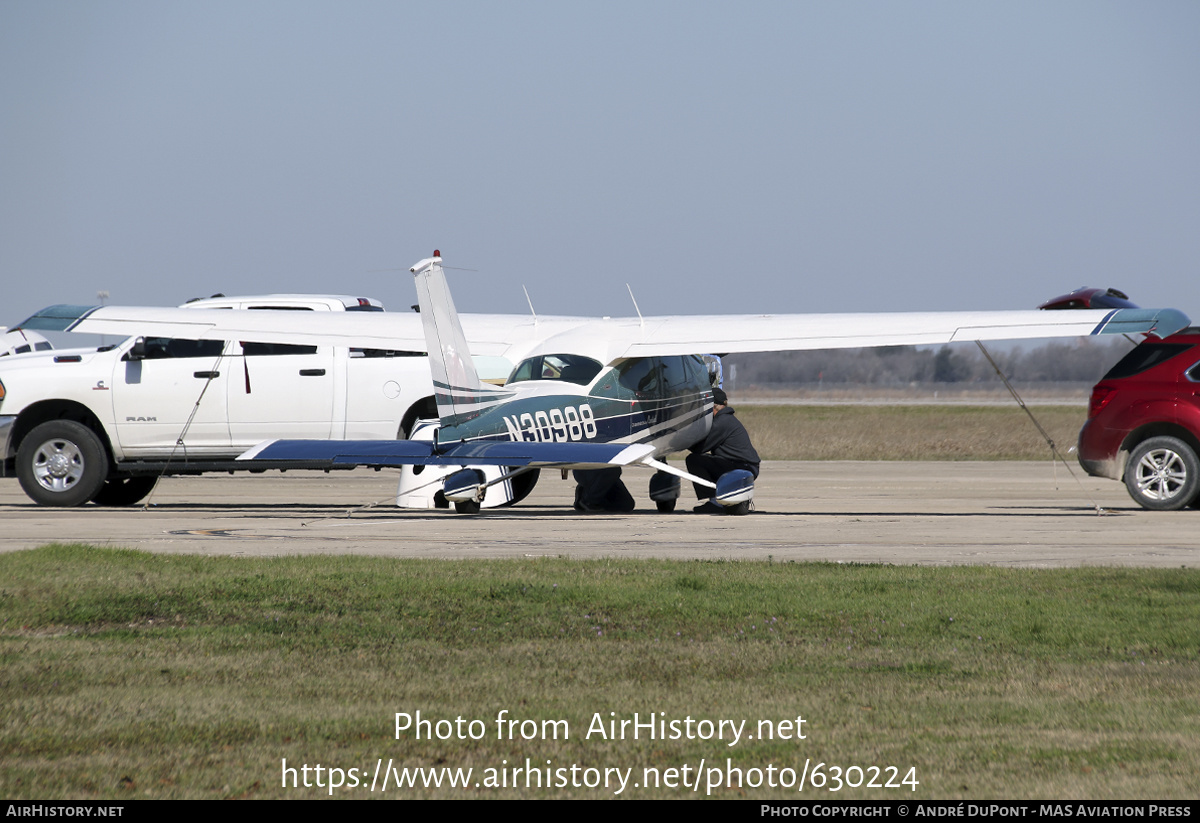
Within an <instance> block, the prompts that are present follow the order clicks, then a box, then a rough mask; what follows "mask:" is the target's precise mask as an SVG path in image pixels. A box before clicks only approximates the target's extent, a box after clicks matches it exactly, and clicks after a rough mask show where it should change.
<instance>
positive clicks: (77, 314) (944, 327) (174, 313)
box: [20, 306, 1190, 363]
mask: <svg viewBox="0 0 1200 823" xmlns="http://www.w3.org/2000/svg"><path fill="white" fill-rule="evenodd" d="M461 320H462V325H463V331H464V332H465V334H466V337H467V340H468V343H469V345H470V348H471V352H472V354H475V355H490V356H503V357H507V358H509V359H510V360H512V361H513V362H516V361H517V360H520V359H522V358H524V357H526V356H528V355H530V354H537V353H552V352H560V351H569V352H574V353H579V354H588V355H590V356H593V357H595V358H596V359H597V360H600V361H601V362H604V363H611V362H613V361H615V360H619V359H622V358H626V357H647V356H653V355H661V356H668V355H680V354H696V353H698V352H714V353H720V354H730V353H734V352H756V351H800V350H807V349H834V348H859V347H869V346H898V345H940V344H943V343H953V342H958V341H971V340H1015V339H1028V338H1046V337H1087V336H1091V335H1099V334H1155V335H1157V336H1159V337H1165V336H1167V335H1168V334H1171V333H1173V332H1175V331H1178V330H1179V329H1182V328H1184V327H1186V326H1187V325H1188V324H1189V322H1190V321H1189V320H1188V318H1187V316H1186V315H1185V314H1183V313H1182V312H1180V311H1178V310H1175V309H1138V308H1123V309H1112V310H1097V309H1079V310H1074V311H1037V310H1032V311H963V312H881V313H869V314H868V313H863V314H775V315H772V314H762V315H695V316H684V315H675V316H659V317H646V318H644V319H643V318H638V317H633V318H628V317H625V318H604V319H599V318H585V317H561V316H558V317H539V318H534V317H532V316H527V315H502V314H463V315H461ZM20 328H27V329H38V330H51V331H73V332H82V333H88V334H122V335H133V334H137V335H143V336H147V337H180V338H185V339H190V340H254V341H256V342H265V343H291V344H297V345H341V346H353V347H356V348H375V349H385V350H391V351H424V350H425V346H426V343H425V335H424V332H423V330H422V327H421V320H420V317H419V316H418V315H417V314H408V313H386V312H378V313H377V312H371V313H366V312H361V313H360V312H319V313H318V312H303V313H298V312H269V311H230V310H221V309H170V308H146V307H127V306H126V307H122V306H103V307H100V306H97V307H92V306H51V307H49V308H47V309H43V310H42V311H40V312H38V313H37V314H35V315H33V317H30V318H28V319H27V320H25V321H24V322H22V323H21V324H20Z"/></svg>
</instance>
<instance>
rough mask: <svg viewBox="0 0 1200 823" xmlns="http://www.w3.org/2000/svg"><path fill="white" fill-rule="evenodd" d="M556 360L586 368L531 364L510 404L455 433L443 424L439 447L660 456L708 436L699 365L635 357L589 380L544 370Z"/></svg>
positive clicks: (462, 422) (461, 423) (516, 376)
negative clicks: (515, 445)
mask: <svg viewBox="0 0 1200 823" xmlns="http://www.w3.org/2000/svg"><path fill="white" fill-rule="evenodd" d="M555 358H558V362H561V361H562V360H566V359H568V358H571V359H574V360H586V358H583V357H582V356H571V355H550V356H546V357H544V358H543V357H541V356H539V357H537V358H530V360H534V361H539V362H536V363H534V364H532V366H531V365H530V364H529V362H528V361H524V362H522V363H521V364H520V365H518V366H517V368H516V369H515V370H514V372H513V377H512V378H510V379H509V382H508V384H507V385H506V389H509V390H511V394H509V395H508V396H507V397H506V398H505V401H504V402H502V403H499V404H497V405H493V406H491V407H490V408H486V409H482V410H480V411H478V412H477V413H475V414H470V413H468V414H464V415H461V416H460V417H459V418H458V420H457V421H456V422H457V425H454V426H447V425H444V424H443V427H442V430H441V432H440V433H439V435H438V442H439V443H455V442H461V441H478V440H499V441H524V442H537V443H575V442H596V443H644V444H649V445H652V446H653V447H654V449H655V453H656V454H659V455H661V454H667V453H670V452H674V451H680V450H682V449H686V448H688V447H689V446H691V445H693V444H694V443H696V442H697V441H699V440H701V439H703V438H704V436H705V434H707V432H708V427H709V425H710V423H711V411H712V390H711V386H710V385H709V374H708V370H707V367H706V366H705V364H704V362H703V361H702V360H701V359H700V358H699V357H696V356H690V355H689V356H676V357H637V358H630V359H627V360H624V361H621V362H620V363H619V364H617V365H616V366H614V367H611V368H607V369H604V368H601V367H600V364H599V363H595V362H594V361H593V367H592V368H591V369H590V371H591V372H593V373H594V375H595V376H594V377H591V378H590V379H586V376H587V375H586V373H585V374H584V375H576V376H575V377H574V379H572V375H571V374H570V372H569V369H564V370H563V371H561V372H560V371H559V370H557V369H555V368H553V367H551V366H550V365H546V364H547V363H549V362H550V361H551V360H553V359H555ZM564 374H566V377H564V376H563V375H564ZM576 379H578V380H581V382H575V380H576ZM585 379H586V382H583V381H584V380H585Z"/></svg>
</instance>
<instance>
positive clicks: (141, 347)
mask: <svg viewBox="0 0 1200 823" xmlns="http://www.w3.org/2000/svg"><path fill="white" fill-rule="evenodd" d="M125 359H126V360H145V359H146V338H144V337H139V338H138V339H137V340H134V341H133V347H132V348H130V349H129V351H128V353H126V355H125Z"/></svg>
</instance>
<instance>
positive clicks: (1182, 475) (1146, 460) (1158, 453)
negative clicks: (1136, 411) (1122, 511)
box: [1125, 437, 1200, 511]
mask: <svg viewBox="0 0 1200 823" xmlns="http://www.w3.org/2000/svg"><path fill="white" fill-rule="evenodd" d="M1125 488H1127V489H1128V490H1129V496H1130V497H1132V498H1133V499H1134V500H1136V501H1137V502H1138V505H1140V506H1142V508H1146V509H1154V510H1157V511H1174V510H1175V509H1182V508H1184V507H1185V506H1188V505H1189V504H1191V503H1193V502H1194V501H1195V500H1196V499H1197V497H1198V495H1200V460H1198V459H1197V457H1196V452H1195V451H1194V450H1193V449H1192V447H1191V446H1189V445H1188V444H1187V443H1185V442H1183V441H1182V440H1180V439H1179V438H1177V437H1151V438H1150V439H1149V440H1146V441H1143V442H1142V443H1140V444H1139V445H1138V446H1137V448H1135V449H1134V450H1133V452H1132V453H1131V454H1130V455H1129V462H1128V463H1126V464H1125Z"/></svg>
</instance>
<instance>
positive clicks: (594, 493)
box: [573, 466, 635, 512]
mask: <svg viewBox="0 0 1200 823" xmlns="http://www.w3.org/2000/svg"><path fill="white" fill-rule="evenodd" d="M573 474H574V475H575V482H576V483H578V484H579V485H578V486H577V487H576V489H575V507H576V508H577V509H583V510H585V511H597V510H599V511H607V512H631V511H633V508H634V505H635V504H634V501H633V495H631V494H630V493H629V489H627V488H625V484H624V483H623V482H622V481H621V469H620V468H619V467H616V466H614V467H612V468H610V469H576V470H575V471H574V472H573Z"/></svg>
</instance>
